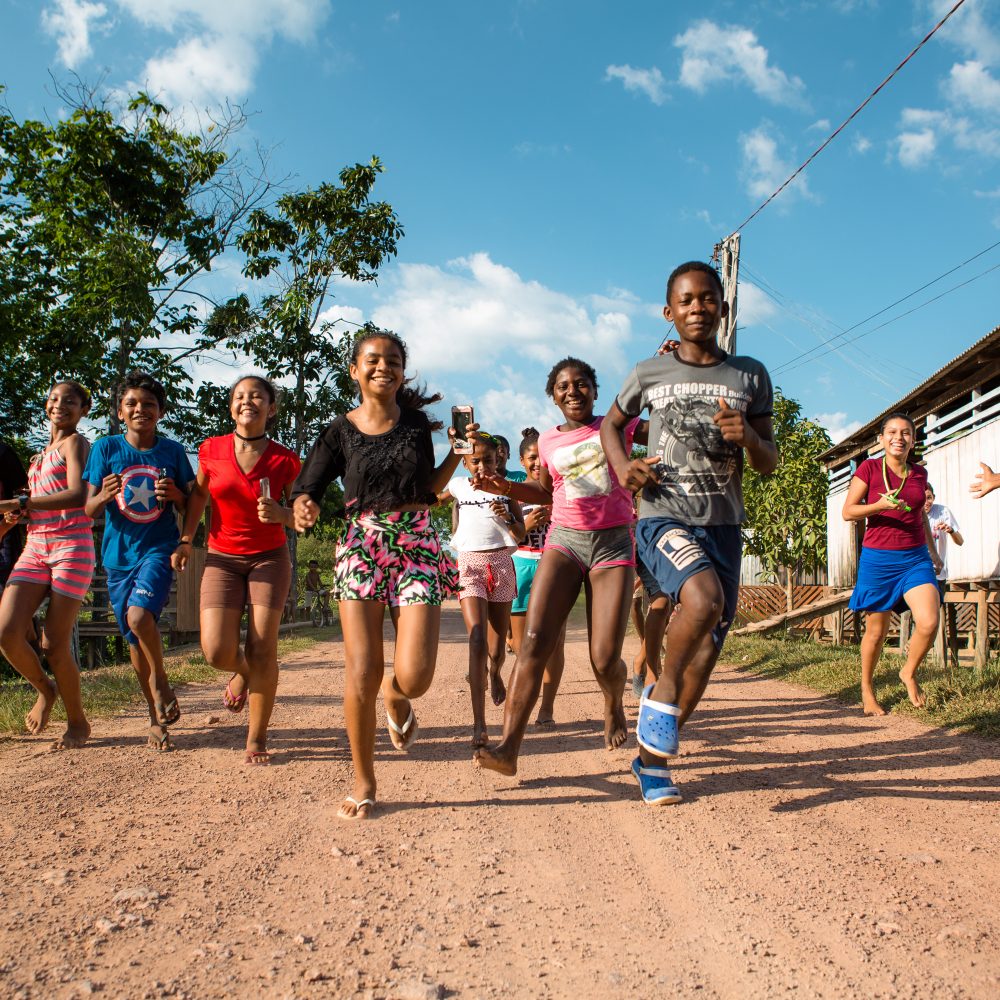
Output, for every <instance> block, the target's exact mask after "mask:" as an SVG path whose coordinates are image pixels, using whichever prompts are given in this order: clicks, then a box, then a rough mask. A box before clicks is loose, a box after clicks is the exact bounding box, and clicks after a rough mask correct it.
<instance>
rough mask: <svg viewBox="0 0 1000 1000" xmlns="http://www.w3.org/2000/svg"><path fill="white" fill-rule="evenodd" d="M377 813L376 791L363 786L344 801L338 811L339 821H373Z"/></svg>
mask: <svg viewBox="0 0 1000 1000" xmlns="http://www.w3.org/2000/svg"><path fill="white" fill-rule="evenodd" d="M374 811H375V789H374V788H368V787H366V786H362V787H361V788H355V789H354V793H353V794H352V795H348V796H347V798H346V799H344V801H343V803H342V804H341V806H340V808H339V809H338V810H337V818H338V819H349V820H358V819H371V818H372V813H373V812H374Z"/></svg>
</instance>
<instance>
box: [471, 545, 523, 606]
mask: <svg viewBox="0 0 1000 1000" xmlns="http://www.w3.org/2000/svg"><path fill="white" fill-rule="evenodd" d="M458 576H459V579H460V580H461V582H462V595H461V596H462V597H482V598H485V599H486V600H487V601H491V602H494V603H496V604H505V603H506V602H507V601H513V600H514V598H515V597H517V578H516V577H515V575H514V560H513V559H511V557H510V553H509V552H508V551H507V550H506V549H496V550H494V551H493V552H459V554H458Z"/></svg>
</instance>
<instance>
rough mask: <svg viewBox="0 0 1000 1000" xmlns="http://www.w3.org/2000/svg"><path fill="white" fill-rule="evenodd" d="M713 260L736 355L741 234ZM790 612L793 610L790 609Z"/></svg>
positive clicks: (725, 331)
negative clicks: (719, 278) (720, 285)
mask: <svg viewBox="0 0 1000 1000" xmlns="http://www.w3.org/2000/svg"><path fill="white" fill-rule="evenodd" d="M712 259H713V260H714V261H715V262H716V263H717V264H718V265H719V271H720V272H721V273H720V277H721V278H722V297H723V298H724V299H725V300H726V302H728V303H729V315H728V316H727V317H726V318H725V319H724V320H723V321H722V325H721V326H720V327H719V332H718V334H717V337H716V339H717V340H718V344H719V347H721V348H722V349H723V350H724V351H726V352H727V353H728V354H735V353H736V314H737V309H736V291H737V285H738V282H739V274H740V234H739V233H733V234H732V235H731V236H727V237H726V238H725V239H724V240H723V241H722V242H721V243H718V244H716V247H715V250H714V251H713V253H712ZM789 610H791V609H790V608H789Z"/></svg>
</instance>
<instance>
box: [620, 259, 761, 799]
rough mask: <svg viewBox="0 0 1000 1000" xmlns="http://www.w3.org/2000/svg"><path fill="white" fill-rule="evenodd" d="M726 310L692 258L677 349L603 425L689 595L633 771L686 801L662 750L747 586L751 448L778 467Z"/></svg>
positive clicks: (661, 571)
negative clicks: (641, 431) (743, 530)
mask: <svg viewBox="0 0 1000 1000" xmlns="http://www.w3.org/2000/svg"><path fill="white" fill-rule="evenodd" d="M727 313H728V304H727V303H726V302H725V301H724V299H723V293H722V282H721V280H720V279H719V276H718V274H716V272H715V270H714V269H713V268H712V267H711V266H710V265H708V264H704V263H702V262H701V261H690V262H688V263H686V264H681V265H680V267H678V268H676V269H675V270H674V272H673V273H672V274H671V275H670V277H669V279H668V280H667V304H666V306H665V307H664V310H663V315H664V317H665V318H666V320H667V321H668V322H672V323H673V324H674V326H675V327H676V329H677V334H678V336H679V337H680V346H679V347H678V348H677V349H676V350H675V351H672V352H669V353H667V354H664V355H658V356H656V357H653V358H650V359H649V360H647V361H641V362H639V364H638V365H636V367H635V370H634V371H633V372H632V374H631V375H630V376H629V377H628V379H627V380H626V382H625V385H624V386H623V387H622V390H621V392H619V394H618V398H617V400H616V401H615V403H614V404H613V405H612V407H611V410H610V412H609V413H608V416H607V419H606V420H605V421H604V425H603V426H602V428H601V441H602V442H603V444H604V448H605V451H606V452H607V454H608V460H609V461H610V462H611V465H612V466H613V467H614V469H615V471H616V472H617V473H618V476H619V478H620V479H621V481H622V482H623V483H624V484H625V485H626V486H628V487H629V488H630V489H634V490H638V489H641V490H642V507H641V511H640V517H639V522H638V524H637V526H636V541H637V548H638V554H639V557H640V559H641V560H642V562H643V563H644V564H645V566H646V567H647V569H648V570H649V571H650V572H651V573H652V574H653V576H654V577H655V578H656V582H657V584H658V585H659V588H660V590H661V591H662V592H663V593H664V594H666V595H667V596H668V597H669V598H670V599H671V600H673V601H674V602H679V603H680V608H679V609H678V611H677V612H676V615H675V616H674V617H673V619H672V621H671V623H670V640H669V642H668V643H667V648H666V653H665V654H664V657H663V666H662V669H661V672H660V677H659V680H657V682H656V683H655V684H650V685H648V686H647V687H646V689H645V691H644V692H643V697H642V699H641V701H640V705H639V721H638V724H637V727H636V739H637V741H638V743H639V746H640V752H639V756H638V757H637V758H636V759H635V760H634V761H633V763H632V773H633V774H634V775H635V777H636V779H637V780H638V782H639V787H640V790H641V792H642V798H643V801H645V802H647V803H649V804H650V805H662V804H665V803H669V802H678V801H680V798H681V795H680V792H679V791H678V789H677V787H676V785H675V784H674V783H673V780H672V778H671V775H670V772H669V770H668V769H667V768H666V766H665V759H666V758H668V757H673V756H674V755H676V753H677V739H678V730H679V729H680V727H681V726H683V725H684V723H685V722H686V721H687V719H688V717H689V716H690V715H691V713H692V712H693V711H694V709H695V707H696V706H697V704H698V702H699V701H700V700H701V696H702V694H704V691H705V687H706V686H707V684H708V679H709V676H710V675H711V673H712V669H713V667H714V666H715V663H716V661H717V660H718V658H719V653H720V651H721V650H722V644H723V641H724V640H725V636H726V632H727V631H728V629H729V626H730V623H731V622H732V620H733V615H734V614H735V613H736V602H737V598H738V595H739V584H740V558H741V554H742V541H741V537H740V524H741V523H742V521H743V520H744V509H743V489H742V483H743V461H744V458H743V453H744V452H746V456H747V458H748V459H749V462H750V464H751V466H752V467H753V468H754V469H756V470H757V471H758V472H761V473H765V474H766V473H769V472H772V471H773V470H774V468H775V467H776V465H777V464H778V451H777V448H776V446H775V444H774V434H773V431H772V429H771V409H772V390H771V380H770V377H769V376H768V374H767V371H766V369H765V368H764V366H763V365H762V364H761V363H760V362H759V361H755V360H754V359H753V358H744V357H731V356H730V355H728V354H727V353H726V352H725V351H724V350H723V349H722V348H721V347H719V344H718V342H717V340H716V334H717V332H718V329H719V324H720V323H721V322H722V320H723V319H724V318H725V316H726V315H727ZM644 409H648V410H649V413H650V427H649V441H650V457H649V458H647V459H644V460H638V461H629V457H628V454H629V452H628V443H627V440H626V438H625V436H624V434H625V430H626V428H627V427H628V425H629V422H630V421H631V420H634V419H635V418H636V417H637V416H638V415H639V414H640V413H641V412H642V411H643V410H644Z"/></svg>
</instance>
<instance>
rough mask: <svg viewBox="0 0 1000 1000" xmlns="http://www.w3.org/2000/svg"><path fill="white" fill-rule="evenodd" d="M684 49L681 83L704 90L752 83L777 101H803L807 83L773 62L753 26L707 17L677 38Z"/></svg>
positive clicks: (759, 92) (761, 93)
mask: <svg viewBox="0 0 1000 1000" xmlns="http://www.w3.org/2000/svg"><path fill="white" fill-rule="evenodd" d="M674 45H676V46H677V47H678V48H679V49H681V50H682V53H683V55H682V57H681V72H680V83H681V85H682V86H684V87H688V88H689V89H691V90H696V91H698V92H699V93H704V92H705V91H706V90H707V89H708V88H709V87H710V86H711V85H712V84H715V83H720V82H723V81H735V82H739V83H745V84H747V85H749V87H750V89H751V90H752V91H753V92H754V93H755V94H757V96H758V97H762V98H764V100H766V101H770V102H771V103H773V104H785V105H793V106H794V105H802V104H803V103H804V98H803V94H804V91H805V84H804V83H803V82H802V81H801V80H800V79H799V78H798V77H797V76H791V77H790V76H788V74H787V73H785V72H784V70H782V69H780V68H779V67H777V66H774V65H772V64H771V58H770V54H769V53H768V51H767V49H766V48H765V47H764V46H763V45H761V44H760V42H759V41H758V40H757V36H756V35H755V34H754V33H753V32H752V31H751V30H750V29H749V28H741V27H739V26H738V25H728V26H724V25H718V24H715V23H713V22H712V21H708V20H703V21H698V22H697V23H695V24H693V25H692V26H691V27H690V28H688V30H687V31H685V32H684V34H683V35H678V36H677V37H676V38H675V39H674Z"/></svg>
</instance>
